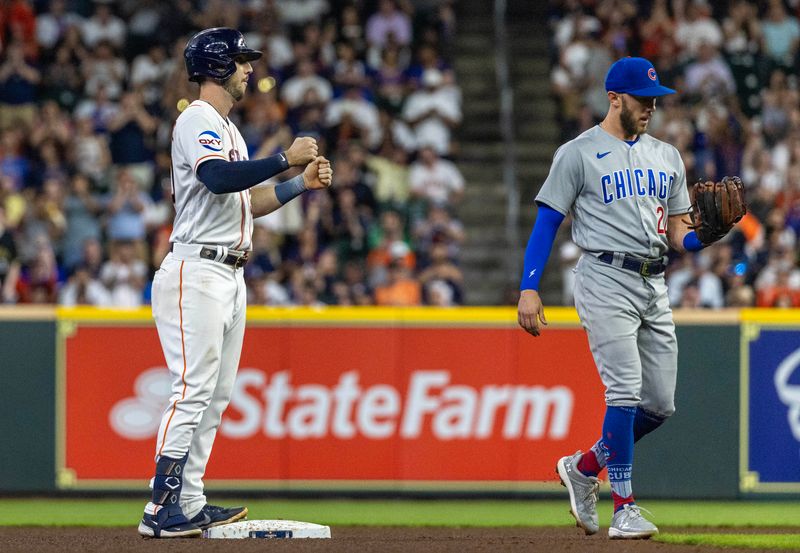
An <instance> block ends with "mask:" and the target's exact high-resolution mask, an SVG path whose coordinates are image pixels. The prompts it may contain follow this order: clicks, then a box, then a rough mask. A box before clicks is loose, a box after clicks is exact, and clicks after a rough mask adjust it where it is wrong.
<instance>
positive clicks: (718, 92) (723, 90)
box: [685, 42, 736, 99]
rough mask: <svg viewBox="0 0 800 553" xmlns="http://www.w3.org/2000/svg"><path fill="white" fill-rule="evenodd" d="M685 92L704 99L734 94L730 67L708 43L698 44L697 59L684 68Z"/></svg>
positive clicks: (734, 86)
mask: <svg viewBox="0 0 800 553" xmlns="http://www.w3.org/2000/svg"><path fill="white" fill-rule="evenodd" d="M685 92H687V93H689V94H697V95H699V96H702V97H704V98H706V99H708V98H711V97H714V96H722V97H724V96H726V95H728V94H735V93H736V83H735V82H734V80H733V74H732V73H731V70H730V67H728V64H727V63H725V60H724V59H723V58H722V56H720V54H719V52H717V50H716V48H715V47H714V46H712V45H711V44H710V43H708V42H701V43H700V46H699V47H698V52H697V59H696V60H695V61H693V62H692V63H690V64H689V65H688V66H686V88H685Z"/></svg>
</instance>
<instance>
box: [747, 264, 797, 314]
mask: <svg viewBox="0 0 800 553" xmlns="http://www.w3.org/2000/svg"><path fill="white" fill-rule="evenodd" d="M790 276H791V271H789V270H785V269H784V270H780V271H778V274H777V276H776V279H775V284H772V285H771V286H766V287H764V288H762V289H761V290H759V291H758V298H757V301H756V306H757V307H800V290H798V289H797V288H793V287H792V286H791V285H790V282H789V277H790Z"/></svg>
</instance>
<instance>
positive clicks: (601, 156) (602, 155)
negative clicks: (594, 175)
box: [597, 150, 611, 159]
mask: <svg viewBox="0 0 800 553" xmlns="http://www.w3.org/2000/svg"><path fill="white" fill-rule="evenodd" d="M610 153H611V150H609V151H607V152H604V153H602V154H601V153H600V152H597V159H603V158H604V157H606V156H607V155H608V154H610Z"/></svg>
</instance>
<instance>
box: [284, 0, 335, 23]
mask: <svg viewBox="0 0 800 553" xmlns="http://www.w3.org/2000/svg"><path fill="white" fill-rule="evenodd" d="M275 7H276V8H277V10H278V15H279V16H280V19H281V21H283V22H284V23H285V24H287V25H293V26H294V25H303V24H305V23H310V22H312V21H319V19H320V18H321V17H322V16H323V15H325V14H326V13H328V10H329V9H330V6H329V5H328V2H327V0H280V1H279V2H275Z"/></svg>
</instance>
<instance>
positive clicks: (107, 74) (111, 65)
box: [81, 40, 128, 100]
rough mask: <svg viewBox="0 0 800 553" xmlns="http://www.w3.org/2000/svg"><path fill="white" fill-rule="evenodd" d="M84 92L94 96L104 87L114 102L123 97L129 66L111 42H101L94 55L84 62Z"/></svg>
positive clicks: (95, 48)
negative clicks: (117, 53) (118, 54)
mask: <svg viewBox="0 0 800 553" xmlns="http://www.w3.org/2000/svg"><path fill="white" fill-rule="evenodd" d="M81 69H82V73H83V78H84V80H85V85H84V90H85V92H86V95H87V96H93V95H94V94H95V93H96V92H97V90H98V89H99V88H100V87H103V88H104V89H105V91H106V93H107V94H108V97H109V98H111V99H112V100H117V99H118V98H119V97H120V96H121V95H122V90H123V84H124V81H125V79H126V78H127V72H128V64H127V63H126V62H125V60H124V59H122V58H121V57H118V56H117V55H116V53H115V52H114V47H113V46H112V45H111V43H110V42H109V41H106V40H103V41H101V42H99V43H98V44H97V45H96V46H95V47H94V48H93V50H92V54H90V55H89V56H87V57H86V58H85V59H84V60H83V66H82V68H81Z"/></svg>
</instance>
